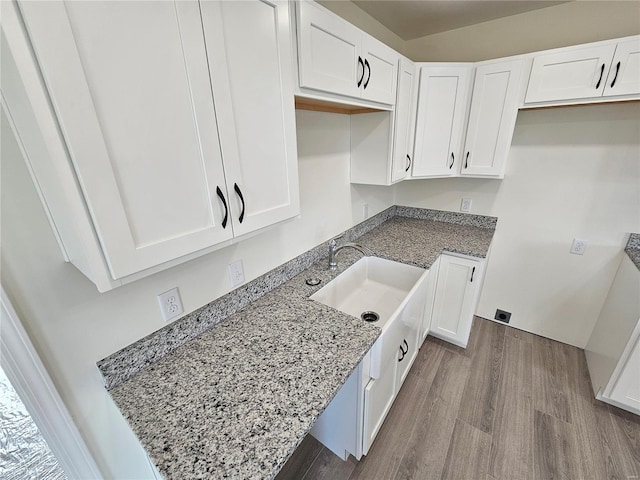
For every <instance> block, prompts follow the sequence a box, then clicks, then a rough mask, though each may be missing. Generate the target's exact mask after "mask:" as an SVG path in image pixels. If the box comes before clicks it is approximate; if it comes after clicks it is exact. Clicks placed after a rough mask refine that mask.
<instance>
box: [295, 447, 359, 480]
mask: <svg viewBox="0 0 640 480" xmlns="http://www.w3.org/2000/svg"><path fill="white" fill-rule="evenodd" d="M357 463H358V462H357V460H356V459H355V458H353V457H352V456H349V458H348V459H347V460H346V461H342V459H341V458H339V457H337V456H336V455H334V454H333V452H331V451H330V450H329V449H327V448H323V449H322V451H321V452H320V454H319V455H318V456H317V457H316V459H315V460H314V462H313V463H312V464H311V467H310V468H309V470H307V473H306V474H305V476H304V477H302V480H336V479H340V478H349V475H351V472H352V471H353V469H354V468H355V467H356V464H357Z"/></svg>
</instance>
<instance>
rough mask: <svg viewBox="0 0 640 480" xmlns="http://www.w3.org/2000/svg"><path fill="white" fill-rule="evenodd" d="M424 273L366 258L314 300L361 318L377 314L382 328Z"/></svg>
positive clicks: (335, 280) (349, 269) (328, 285)
mask: <svg viewBox="0 0 640 480" xmlns="http://www.w3.org/2000/svg"><path fill="white" fill-rule="evenodd" d="M423 273H424V269H422V268H419V267H414V266H412V265H405V264H403V263H398V262H393V261H391V260H385V259H382V258H378V257H364V258H362V259H360V260H358V261H357V262H356V263H354V264H353V265H351V266H350V267H349V268H348V269H346V270H345V271H344V272H342V273H341V274H340V275H338V276H337V277H336V278H334V279H333V280H332V281H330V282H329V283H327V284H326V285H325V286H324V287H322V288H321V289H320V290H318V291H317V292H316V293H314V294H313V295H311V297H310V298H311V299H312V300H315V301H317V302H320V303H322V304H324V305H327V306H329V307H332V308H335V309H336V310H340V311H341V312H344V313H347V314H349V315H352V316H354V317H358V318H360V316H361V314H362V313H363V312H365V311H373V312H376V313H377V314H378V315H379V316H380V319H379V320H378V321H376V322H375V323H374V325H377V326H379V327H381V328H382V327H383V326H384V324H385V323H386V322H387V321H388V320H389V319H390V318H392V317H393V316H394V313H395V311H396V310H397V309H398V308H399V307H400V306H401V304H402V302H403V301H404V300H405V299H406V298H407V295H408V294H409V292H410V291H411V289H412V288H413V286H414V285H415V284H416V282H417V281H418V279H419V278H420V276H421V275H422V274H423Z"/></svg>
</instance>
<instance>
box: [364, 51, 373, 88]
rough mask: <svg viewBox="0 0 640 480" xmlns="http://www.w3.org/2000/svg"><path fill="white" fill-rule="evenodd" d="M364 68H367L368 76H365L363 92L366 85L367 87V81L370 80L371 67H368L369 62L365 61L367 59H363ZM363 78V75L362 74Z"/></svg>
mask: <svg viewBox="0 0 640 480" xmlns="http://www.w3.org/2000/svg"><path fill="white" fill-rule="evenodd" d="M364 66H365V67H367V70H369V75H367V81H366V82H364V85H363V87H364V88H365V90H366V89H367V85H369V80H371V65H369V62H368V61H367V59H366V58H365V59H364ZM363 76H364V74H363Z"/></svg>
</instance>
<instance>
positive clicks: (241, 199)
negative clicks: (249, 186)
mask: <svg viewBox="0 0 640 480" xmlns="http://www.w3.org/2000/svg"><path fill="white" fill-rule="evenodd" d="M233 189H234V190H235V191H236V193H237V194H238V196H239V197H240V201H241V202H242V211H241V212H240V216H239V217H238V221H239V222H240V223H242V220H244V197H243V196H242V192H241V191H240V187H238V184H237V183H234V184H233Z"/></svg>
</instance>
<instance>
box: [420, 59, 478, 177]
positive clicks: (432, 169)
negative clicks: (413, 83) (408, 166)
mask: <svg viewBox="0 0 640 480" xmlns="http://www.w3.org/2000/svg"><path fill="white" fill-rule="evenodd" d="M472 75H473V65H472V64H450V65H443V64H436V65H434V66H431V65H428V64H424V65H423V66H422V67H421V68H420V85H419V87H418V109H417V114H416V134H415V148H414V158H413V168H412V171H411V176H412V178H430V177H431V178H433V177H449V176H453V175H455V174H456V173H457V171H458V167H457V165H459V161H460V156H461V150H462V138H463V134H464V125H465V118H466V113H467V108H468V103H469V82H470V79H471V76H472Z"/></svg>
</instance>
